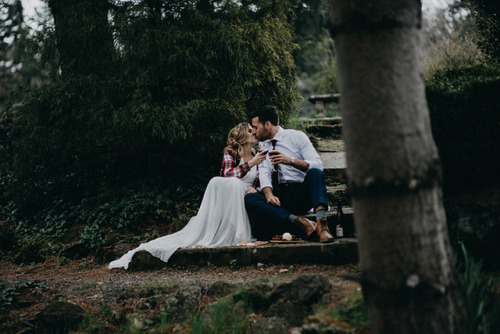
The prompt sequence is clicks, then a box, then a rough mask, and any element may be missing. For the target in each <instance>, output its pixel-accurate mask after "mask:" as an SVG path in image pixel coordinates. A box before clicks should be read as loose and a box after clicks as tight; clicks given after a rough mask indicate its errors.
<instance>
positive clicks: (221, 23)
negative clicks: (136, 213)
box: [11, 0, 297, 211]
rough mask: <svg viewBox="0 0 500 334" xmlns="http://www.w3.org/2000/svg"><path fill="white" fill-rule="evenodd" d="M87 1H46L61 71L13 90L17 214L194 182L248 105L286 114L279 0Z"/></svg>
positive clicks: (289, 66) (290, 99)
mask: <svg viewBox="0 0 500 334" xmlns="http://www.w3.org/2000/svg"><path fill="white" fill-rule="evenodd" d="M90 3H91V2H88V1H83V2H80V1H70V2H66V1H57V0H52V1H50V2H49V5H50V7H51V9H52V13H53V15H54V21H55V37H56V42H57V50H58V54H59V57H56V58H58V59H60V68H61V75H60V76H59V77H58V78H57V80H56V81H55V82H53V83H51V84H48V85H44V86H43V87H41V88H40V89H34V90H29V91H26V92H22V91H21V92H18V94H17V96H16V98H17V100H19V101H20V100H23V102H24V104H23V106H22V107H21V108H20V109H19V110H17V111H15V114H16V117H13V116H12V115H13V114H11V116H12V119H15V122H14V124H13V132H12V133H13V138H14V142H13V155H14V158H13V170H14V172H15V175H16V177H15V182H13V184H12V185H11V186H12V187H11V190H12V192H11V193H12V194H13V196H14V197H15V200H16V202H17V203H18V205H20V206H22V207H23V208H24V209H25V210H30V211H36V210H38V209H40V208H41V207H44V206H46V205H50V203H54V201H56V202H59V201H61V200H63V201H73V202H74V201H79V200H81V199H82V198H83V197H88V196H94V195H95V194H98V193H100V192H102V191H104V190H106V189H112V188H113V187H124V186H127V185H130V184H136V183H138V182H147V180H149V181H151V180H155V184H163V185H164V186H165V187H175V186H176V185H179V184H182V183H186V182H189V181H190V180H191V179H192V178H193V177H196V178H197V180H200V182H203V181H205V180H206V179H207V178H208V177H211V176H214V175H216V174H217V172H218V167H219V166H220V155H221V150H222V148H223V147H224V145H225V140H226V136H227V131H228V130H229V129H230V128H231V127H232V126H234V124H235V123H237V122H240V121H245V120H247V115H248V113H250V112H251V111H252V110H253V109H254V108H255V107H257V106H260V105H263V104H273V105H275V106H276V107H277V108H278V109H279V110H280V114H281V115H280V116H281V117H282V119H283V121H284V122H286V120H287V118H288V115H289V114H290V113H291V112H293V110H294V106H295V102H296V98H297V96H296V93H295V71H294V62H293V57H292V52H293V50H294V48H295V44H294V42H293V38H292V30H291V28H290V25H289V23H288V20H287V19H288V18H287V13H288V9H289V3H288V1H284V0H283V1H267V0H258V1H246V2H243V3H235V2H233V1H223V2H213V1H184V0H175V1H155V0H144V1H119V2H118V1H117V2H114V3H106V4H105V3H103V2H100V4H101V5H100V6H98V9H99V10H97V9H96V10H94V9H90V7H91V4H90ZM92 3H93V2H92ZM81 6H83V9H82V7H81ZM62 9H64V11H62ZM106 10H107V11H108V14H106V15H104V14H103V11H106ZM61 11H62V12H61ZM77 14H79V15H81V16H82V17H79V18H77V19H75V17H76V15H77ZM59 15H62V18H61V16H59ZM96 15H97V16H98V18H99V20H97V21H96V22H95V25H93V26H92V25H91V23H89V22H93V18H95V16H96ZM104 16H106V17H108V18H110V20H109V21H103V20H102V18H103V17H104ZM91 27H93V29H95V31H88V30H89V29H90V28H91ZM80 30H82V31H80ZM108 32H109V33H108ZM48 36H51V35H50V34H49V35H48ZM109 36H112V45H113V49H112V50H110V49H109V48H110V44H109ZM73 38H74V39H75V40H71V39H73ZM68 39H70V40H68ZM110 69H111V70H110ZM200 178H201V179H200ZM145 180H146V181H145Z"/></svg>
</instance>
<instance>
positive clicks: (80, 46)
mask: <svg viewBox="0 0 500 334" xmlns="http://www.w3.org/2000/svg"><path fill="white" fill-rule="evenodd" d="M49 7H50V10H51V12H52V15H53V17H54V23H55V30H56V39H57V47H58V50H59V55H60V62H61V70H62V73H63V75H91V74H95V75H97V76H99V77H101V78H105V77H107V76H108V75H109V74H110V73H111V72H112V70H113V53H114V47H113V38H112V35H111V31H110V29H109V24H108V9H109V3H108V0H49Z"/></svg>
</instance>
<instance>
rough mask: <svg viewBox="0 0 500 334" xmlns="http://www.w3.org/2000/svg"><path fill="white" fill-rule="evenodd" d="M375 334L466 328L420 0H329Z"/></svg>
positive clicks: (349, 170)
mask: <svg viewBox="0 0 500 334" xmlns="http://www.w3.org/2000/svg"><path fill="white" fill-rule="evenodd" d="M330 10H331V12H330V22H331V33H332V35H333V37H334V39H335V46H336V52H337V62H338V73H339V84H340V94H341V99H340V103H341V111H342V117H343V133H344V140H345V147H346V160H347V176H348V180H349V187H350V190H351V193H352V197H353V206H354V211H355V224H356V229H357V232H358V240H359V255H360V266H361V272H362V282H361V284H362V288H363V295H364V298H365V301H366V303H367V305H368V310H369V315H370V327H371V332H373V333H464V332H466V326H465V312H464V310H463V304H462V299H461V296H460V291H459V287H458V285H457V280H456V277H455V272H454V269H453V264H452V256H451V254H450V253H451V252H450V244H449V239H448V230H447V227H446V217H445V212H444V207H443V201H442V193H441V170H440V163H439V157H438V153H437V149H436V146H435V144H434V140H433V138H432V133H431V126H430V120H429V112H428V108H427V103H426V99H425V89H424V84H423V79H422V73H421V72H422V71H421V64H420V54H419V40H418V39H419V34H418V31H419V29H420V23H421V3H420V1H418V0H400V1H389V0H374V1H369V2H367V1H364V0H331V9H330Z"/></svg>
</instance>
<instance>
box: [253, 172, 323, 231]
mask: <svg viewBox="0 0 500 334" xmlns="http://www.w3.org/2000/svg"><path fill="white" fill-rule="evenodd" d="M273 194H274V195H275V196H277V197H278V198H279V199H280V203H281V207H277V206H275V205H272V204H269V203H267V201H266V198H265V196H264V194H262V193H253V194H247V195H246V196H245V207H246V209H247V212H248V217H249V218H250V223H251V226H252V234H253V235H254V236H255V237H256V238H263V239H265V238H270V237H272V236H273V235H274V234H278V233H279V234H281V233H284V232H292V233H293V232H294V233H297V231H294V229H293V226H291V225H290V223H289V221H288V219H287V218H288V216H289V215H290V214H291V213H293V214H294V215H302V214H305V213H307V212H308V211H309V210H310V209H311V208H312V209H316V208H317V207H318V206H319V205H320V204H322V205H324V206H325V207H328V196H327V193H326V186H325V177H324V175H323V171H322V170H320V169H317V168H311V169H309V170H308V171H307V173H306V176H305V178H304V182H302V183H288V184H284V185H283V184H281V185H279V187H278V189H273Z"/></svg>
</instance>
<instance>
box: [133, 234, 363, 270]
mask: <svg viewBox="0 0 500 334" xmlns="http://www.w3.org/2000/svg"><path fill="white" fill-rule="evenodd" d="M357 262H358V242H357V240H356V239H352V238H342V239H336V240H335V241H334V242H332V243H325V244H322V243H319V242H308V241H304V242H302V243H293V244H274V243H268V244H265V245H262V246H255V247H253V246H234V247H217V248H185V249H179V250H177V251H176V252H175V253H174V255H172V257H171V258H170V259H169V261H168V263H165V262H162V261H161V260H159V259H157V258H155V257H153V256H152V255H151V254H150V253H148V252H146V251H139V252H137V253H135V254H134V257H133V258H132V261H131V262H130V265H129V270H155V269H161V268H165V267H167V266H168V267H171V266H181V267H182V266H207V265H214V266H248V265H257V264H266V265H268V264H331V265H342V264H349V263H357Z"/></svg>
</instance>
